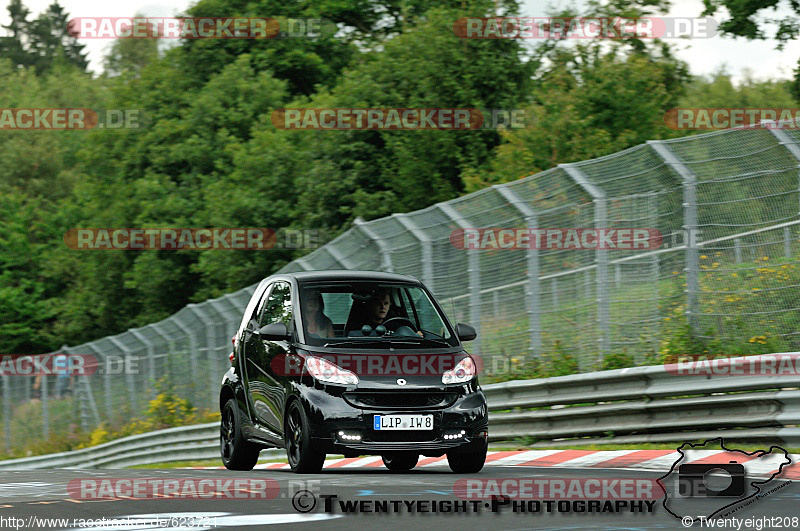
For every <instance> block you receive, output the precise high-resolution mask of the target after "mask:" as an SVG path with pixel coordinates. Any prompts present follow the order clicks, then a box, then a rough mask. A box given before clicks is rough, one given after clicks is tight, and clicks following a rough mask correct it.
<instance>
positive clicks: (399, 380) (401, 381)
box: [397, 378, 406, 385]
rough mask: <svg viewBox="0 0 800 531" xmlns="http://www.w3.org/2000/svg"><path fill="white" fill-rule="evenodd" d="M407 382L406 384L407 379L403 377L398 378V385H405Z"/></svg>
mask: <svg viewBox="0 0 800 531" xmlns="http://www.w3.org/2000/svg"><path fill="white" fill-rule="evenodd" d="M405 384H406V381H405V380H403V379H402V378H398V379H397V385H405Z"/></svg>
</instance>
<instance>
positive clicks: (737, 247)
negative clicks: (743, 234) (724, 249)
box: [733, 238, 742, 264]
mask: <svg viewBox="0 0 800 531" xmlns="http://www.w3.org/2000/svg"><path fill="white" fill-rule="evenodd" d="M733 256H734V257H735V259H736V263H737V264H741V263H742V240H740V239H739V238H736V239H734V240H733Z"/></svg>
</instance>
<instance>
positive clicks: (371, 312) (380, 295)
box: [364, 289, 392, 330]
mask: <svg viewBox="0 0 800 531" xmlns="http://www.w3.org/2000/svg"><path fill="white" fill-rule="evenodd" d="M391 305H392V301H391V298H390V297H389V290H387V289H379V290H378V291H376V292H375V293H373V294H372V297H370V299H369V300H368V301H367V304H366V312H365V313H366V321H367V322H365V323H364V324H368V325H370V326H371V327H372V329H373V330H374V329H375V327H376V326H378V325H379V324H381V323H383V322H384V321H385V320H386V316H387V315H388V314H389V307H390V306H391Z"/></svg>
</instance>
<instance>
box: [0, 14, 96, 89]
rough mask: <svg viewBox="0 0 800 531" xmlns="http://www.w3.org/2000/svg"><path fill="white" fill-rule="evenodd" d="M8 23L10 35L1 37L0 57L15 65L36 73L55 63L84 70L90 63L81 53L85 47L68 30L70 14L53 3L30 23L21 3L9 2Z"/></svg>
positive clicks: (6, 27)
mask: <svg viewBox="0 0 800 531" xmlns="http://www.w3.org/2000/svg"><path fill="white" fill-rule="evenodd" d="M8 14H9V18H10V19H11V21H10V23H9V24H8V25H7V26H3V28H4V29H5V30H6V31H8V32H10V33H11V35H9V36H6V37H3V38H2V39H3V40H2V44H0V57H4V58H6V59H9V60H10V61H11V62H12V63H13V64H14V65H16V66H22V67H33V68H35V69H36V72H37V73H43V72H46V71H48V70H50V69H51V68H52V67H53V66H54V65H55V64H56V63H66V64H71V65H74V66H76V67H78V68H79V69H81V70H86V67H87V66H88V64H89V62H88V61H87V59H86V54H85V53H84V52H83V48H84V45H83V44H78V39H77V37H76V36H75V35H73V34H71V33H70V30H69V28H68V19H69V15H68V14H67V13H66V12H65V11H64V8H63V7H61V5H59V3H58V2H57V1H56V2H53V3H52V4H50V5H49V6H48V8H47V9H46V10H45V11H44V12H42V13H41V14H39V16H38V17H36V18H35V19H33V20H28V16H29V15H30V11H29V10H28V9H27V8H26V7H25V6H24V5H23V4H22V0H11V2H10V3H9V5H8Z"/></svg>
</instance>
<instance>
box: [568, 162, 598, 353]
mask: <svg viewBox="0 0 800 531" xmlns="http://www.w3.org/2000/svg"><path fill="white" fill-rule="evenodd" d="M558 166H559V168H562V169H563V170H564V171H565V172H566V173H567V175H569V176H570V178H571V179H572V180H573V181H575V183H576V184H577V185H578V186H580V187H581V188H583V190H584V191H585V192H586V193H588V194H589V195H590V196H591V197H592V201H593V202H594V227H595V228H596V229H605V228H607V227H606V225H608V205H607V201H606V193H605V191H603V190H602V189H601V188H600V187H599V186H596V185H595V184H593V183H592V182H591V181H590V180H589V177H588V176H587V175H586V174H585V173H583V170H581V169H580V168H578V167H577V166H574V165H572V164H559V165H558ZM595 263H596V264H597V270H596V273H595V275H596V278H595V281H596V283H597V326H598V332H599V336H600V337H598V339H597V342H598V346H599V347H600V348H599V351H600V356H601V357H602V356H604V355H605V354H606V353H607V352H608V351H609V350H610V349H611V322H610V320H611V311H610V300H609V299H610V296H609V291H608V287H609V286H608V284H609V282H608V250H606V249H600V248H599V246H598V249H597V250H596V251H595Z"/></svg>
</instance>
